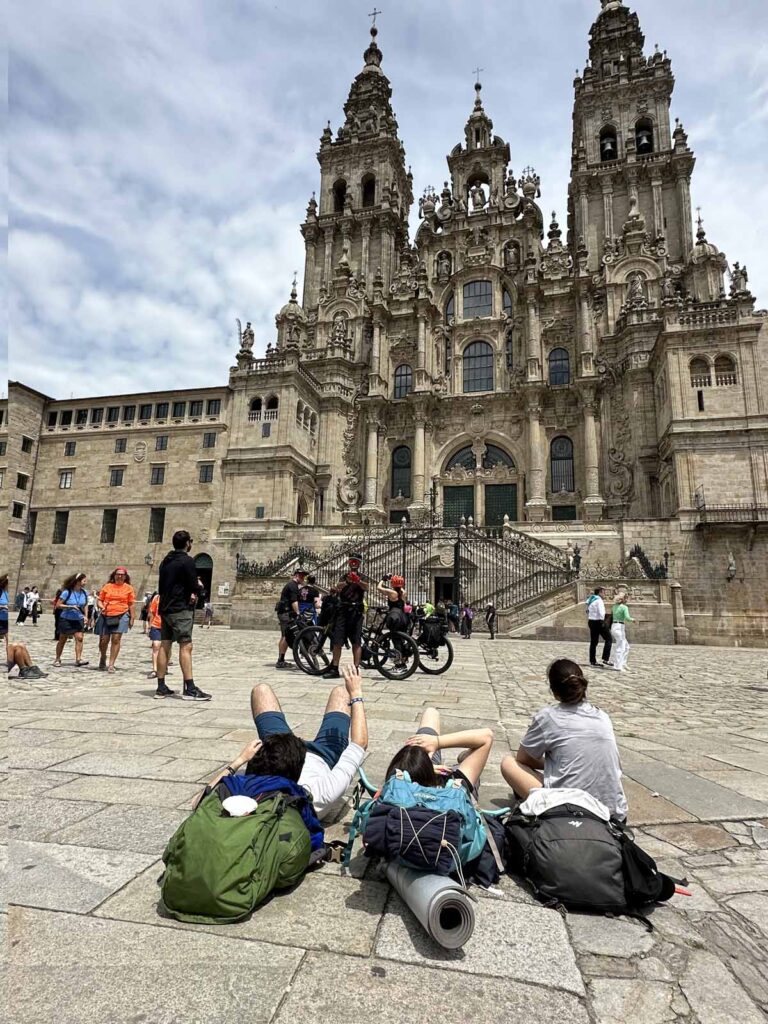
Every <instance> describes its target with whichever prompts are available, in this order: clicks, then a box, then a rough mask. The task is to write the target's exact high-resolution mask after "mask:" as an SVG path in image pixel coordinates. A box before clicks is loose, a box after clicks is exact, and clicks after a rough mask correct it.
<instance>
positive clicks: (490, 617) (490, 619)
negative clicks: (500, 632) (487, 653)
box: [485, 602, 496, 640]
mask: <svg viewBox="0 0 768 1024" xmlns="http://www.w3.org/2000/svg"><path fill="white" fill-rule="evenodd" d="M485 624H486V626H487V627H488V632H489V633H490V635H491V640H495V639H496V605H495V604H492V603H490V602H489V603H488V606H487V607H486V609H485Z"/></svg>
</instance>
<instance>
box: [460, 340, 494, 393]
mask: <svg viewBox="0 0 768 1024" xmlns="http://www.w3.org/2000/svg"><path fill="white" fill-rule="evenodd" d="M472 391H493V349H492V348H491V346H490V345H489V344H488V342H487V341H473V342H472V344H471V345H467V347H466V348H465V349H464V393H465V394H467V393H468V392H472Z"/></svg>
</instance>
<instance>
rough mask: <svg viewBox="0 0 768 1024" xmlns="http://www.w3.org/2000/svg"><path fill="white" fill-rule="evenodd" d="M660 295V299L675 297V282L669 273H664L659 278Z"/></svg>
mask: <svg viewBox="0 0 768 1024" xmlns="http://www.w3.org/2000/svg"><path fill="white" fill-rule="evenodd" d="M661 297H662V299H676V298H677V291H676V289H675V282H674V281H673V280H672V277H671V276H670V275H669V274H666V275H665V276H664V277H663V278H662V280H661Z"/></svg>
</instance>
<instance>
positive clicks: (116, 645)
mask: <svg viewBox="0 0 768 1024" xmlns="http://www.w3.org/2000/svg"><path fill="white" fill-rule="evenodd" d="M122 640H123V638H122V636H121V635H120V633H113V634H112V636H111V638H110V642H109V668H114V667H115V662H116V661H117V656H118V654H119V653H120V644H121V643H122Z"/></svg>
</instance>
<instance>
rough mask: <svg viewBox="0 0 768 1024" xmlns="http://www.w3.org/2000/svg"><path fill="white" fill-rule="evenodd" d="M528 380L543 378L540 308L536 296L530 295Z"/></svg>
mask: <svg viewBox="0 0 768 1024" xmlns="http://www.w3.org/2000/svg"><path fill="white" fill-rule="evenodd" d="M526 363H527V366H526V375H527V379H528V380H541V338H540V336H539V310H538V303H537V302H536V298H535V297H534V296H533V295H529V296H528V358H527V360H526Z"/></svg>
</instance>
